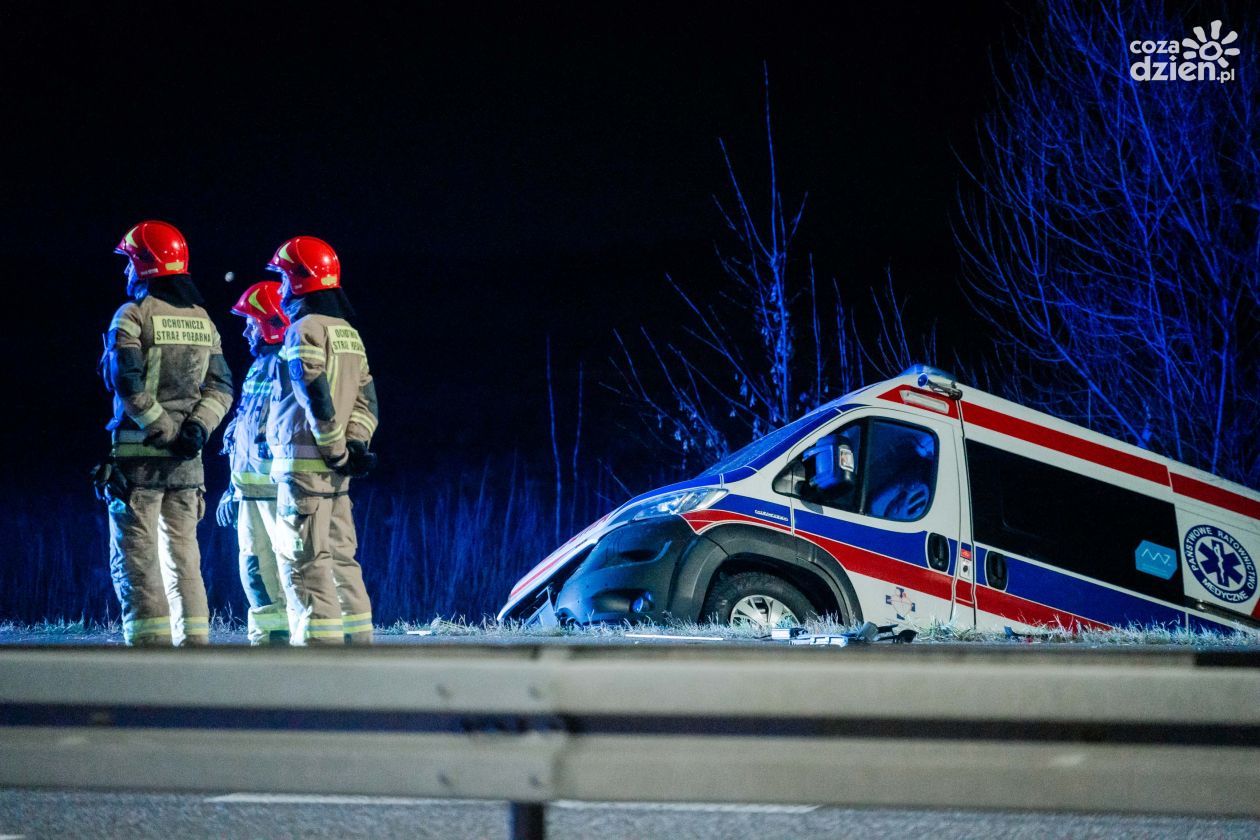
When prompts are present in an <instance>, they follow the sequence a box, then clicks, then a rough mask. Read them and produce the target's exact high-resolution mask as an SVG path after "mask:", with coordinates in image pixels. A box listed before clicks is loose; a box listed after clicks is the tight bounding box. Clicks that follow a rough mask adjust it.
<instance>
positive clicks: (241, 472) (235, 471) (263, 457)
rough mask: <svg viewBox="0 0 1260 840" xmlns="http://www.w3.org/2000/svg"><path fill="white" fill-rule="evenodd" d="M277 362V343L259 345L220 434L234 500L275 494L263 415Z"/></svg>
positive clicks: (278, 362) (278, 350) (260, 497)
mask: <svg viewBox="0 0 1260 840" xmlns="http://www.w3.org/2000/svg"><path fill="white" fill-rule="evenodd" d="M280 365H281V362H280V345H279V344H260V345H259V347H258V358H256V359H254V363H253V364H252V365H250V367H249V372H248V373H246V374H245V382H244V384H243V385H241V398H240V402H238V403H237V405H236V413H235V414H234V415H232V419H231V421H230V422H229V423H228V427H227V429H226V430H225V431H224V433H223V450H224V452H225V453H226V454H227V456H228V463H229V464H230V467H231V470H232V487H233V489H234V491H235V496H236V498H237V499H274V498H275V497H276V485H275V484H274V483H273V482H272V480H271V449H270V447H268V446H267V415H268V414H269V411H270V407H271V392H272V389H273V387H274V383H275V382H276V380H277V378H278V377H279V375H280Z"/></svg>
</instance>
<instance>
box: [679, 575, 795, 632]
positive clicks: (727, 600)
mask: <svg viewBox="0 0 1260 840" xmlns="http://www.w3.org/2000/svg"><path fill="white" fill-rule="evenodd" d="M746 599H751V601H752V602H753V603H754V604H771V603H772V602H777V603H778V604H780V605H781V606H782V607H786V608H787V609H788V610H789V611H791V613H792V615H793V616H794V617H795V618H796V621H795V622H789V623H790V624H799V623H801V622H803V621H805V620H806V619H810V618H817V617H818V613H817V612H816V611H815V610H814V606H813V605H812V604H811V603H810V602H809V599H808V598H806V597H805V596H804V595H803V594H801V591H800V590H799V589H797V588H796V587H795V586H793V585H792V584H790V583H788V582H787V581H786V580H783V579H782V578H778V577H775V576H774V575H768V574H765V573H764V572H741V573H739V574H737V575H731V576H730V577H726V578H721V579H720V580H719V581H718V582H717V583H716V584H714V586H713V589H712V590H711V591H710V592H709V596H708V597H707V598H705V599H704V608H703V609H702V610H701V611H700V615H701V618H702V620H703V621H706V622H711V623H713V624H728V625H729V624H731V623H732V618H733V615H732V614H733V613H734V612H735V608H736V607H737V606H739V605H740V603H741V602H746Z"/></svg>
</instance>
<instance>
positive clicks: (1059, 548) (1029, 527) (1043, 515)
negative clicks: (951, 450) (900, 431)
mask: <svg viewBox="0 0 1260 840" xmlns="http://www.w3.org/2000/svg"><path fill="white" fill-rule="evenodd" d="M967 467H968V471H969V473H970V485H971V504H972V517H973V522H974V525H975V536H976V541H977V542H979V543H984V544H985V545H987V546H989V547H992V548H994V549H997V550H999V551H1002V552H1009V553H1011V554H1020V555H1023V556H1025V557H1030V558H1032V559H1033V560H1037V561H1040V562H1041V563H1045V564H1047V565H1049V566H1055V567H1057V568H1060V569H1064V570H1066V571H1069V572H1074V573H1076V574H1080V575H1085V576H1086V577H1091V578H1094V579H1096V580H1101V581H1105V582H1107V583H1110V584H1113V585H1115V586H1119V587H1122V588H1124V589H1130V590H1133V591H1135V592H1141V593H1143V594H1146V595H1150V596H1152V597H1155V598H1159V599H1162V600H1164V601H1169V602H1171V603H1174V604H1175V603H1179V602H1180V601H1181V600H1182V597H1183V590H1182V582H1181V567H1180V565H1178V567H1177V569H1176V570H1175V571H1174V572H1173V574H1172V575H1171V577H1169V578H1167V579H1165V578H1164V577H1162V576H1159V575H1153V574H1150V573H1148V572H1146V571H1143V570H1141V569H1140V568H1139V567H1138V566H1137V563H1136V557H1135V551H1136V550H1137V548H1138V547H1139V546H1140V545H1141V544H1142V543H1143V542H1144V541H1145V542H1150V543H1154V544H1155V545H1159V546H1164V547H1165V548H1167V549H1168V550H1169V551H1173V552H1176V551H1177V548H1178V545H1179V540H1178V531H1177V511H1176V508H1175V507H1174V506H1173V504H1172V503H1171V502H1168V501H1164V500H1162V499H1157V498H1155V497H1153V496H1148V495H1146V494H1145V493H1139V492H1137V491H1135V490H1130V489H1128V488H1126V487H1122V486H1120V485H1118V484H1112V483H1111V482H1109V481H1103V480H1102V479H1100V478H1095V477H1093V476H1090V475H1087V474H1085V473H1083V472H1076V471H1074V470H1068V469H1064V468H1063V467H1057V466H1053V465H1051V464H1047V463H1043V462H1041V461H1037V460H1034V459H1032V458H1026V457H1024V456H1022V455H1017V454H1015V453H1014V452H1008V451H1006V450H1004V449H1000V448H998V447H996V446H989V445H988V444H984V443H979V442H978V441H975V440H968V441H967Z"/></svg>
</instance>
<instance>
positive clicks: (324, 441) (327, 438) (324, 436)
mask: <svg viewBox="0 0 1260 840" xmlns="http://www.w3.org/2000/svg"><path fill="white" fill-rule="evenodd" d="M311 434H312V435H314V436H315V442H316V443H317V444H319V445H320V446H328V445H329V444H331V443H336V442H337V441H339V440H341V439H342V438H343V437H345V436H346V430H345V429H344V428H342V427H341V426H337V427H336V428H334V429H333V430H332V431H331V432H321V431H320V430H319V429H311Z"/></svg>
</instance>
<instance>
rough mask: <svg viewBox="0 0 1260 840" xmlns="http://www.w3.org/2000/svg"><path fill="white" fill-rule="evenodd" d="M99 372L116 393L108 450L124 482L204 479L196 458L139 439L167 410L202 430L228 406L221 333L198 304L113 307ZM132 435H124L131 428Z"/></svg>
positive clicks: (170, 483)
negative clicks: (186, 458)
mask: <svg viewBox="0 0 1260 840" xmlns="http://www.w3.org/2000/svg"><path fill="white" fill-rule="evenodd" d="M102 361H103V371H102V372H103V374H104V376H105V382H106V385H107V386H108V387H109V389H110V390H111V391H112V392H113V394H114V416H113V419H111V420H110V422H109V425H108V428H109V429H110V430H111V431H113V432H115V434H114V456H115V457H118V458H124V459H128V460H126V461H125V462H124V463H123V470H124V473H125V474H126V475H127V478H128V480H130V481H132V482H133V483H134V484H136V485H139V486H148V487H191V486H199V485H201V484H202V483H203V481H204V475H203V471H202V467H201V458H200V456H198V457H196V458H193V459H191V460H189V461H181V460H178V459H174V458H172V457H171V455H170V453H169V452H167V451H165V450H162V449H159V448H157V447H151V446H148V445H146V444H143V439H144V435H140V436H137V435H136V434H134V433H135V432H143V431H145V430H147V429H148V428H149V427H150V426H152V425H153V424H154V423H157V422H159V421H160V420H162V419H163V416H164V415H165V416H166V417H167V419H168V420H169V421H170V423H171V424H173V426H174V427H175V428H178V427H179V426H180V425H181V424H182V423H183V422H184V421H185V420H194V421H196V422H197V423H198V424H200V425H201V426H202V427H203V428H204V429H205V430H206V434H207V436H208V435H209V434H210V433H211V432H213V431H214V430H215V428H216V427H217V426H218V425H219V423H220V422H222V420H223V415H224V414H226V413H227V410H228V409H229V408H230V407H231V405H232V374H231V372H230V371H229V370H228V367H227V362H226V361H224V359H223V348H222V346H221V344H220V340H219V331H218V330H217V329H215V327H214V324H213V322H211V320H210V316H209V315H208V314H207V313H206V310H204V309H202V308H201V307H200V306H175V305H174V304H172V303H168V302H167V301H164V300H161V299H159V298H157V297H155V296H153V295H147V296H145V297H144V298H142V299H140V300H139V301H130V302H128V303H125V304H123V305H122V306H121V307H119V309H118V311H117V312H116V313H115V314H114V318H113V320H112V321H111V322H110V325H109V331H108V332H107V333H106V335H105V357H104V359H103V360H102ZM129 433H130V434H129Z"/></svg>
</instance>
